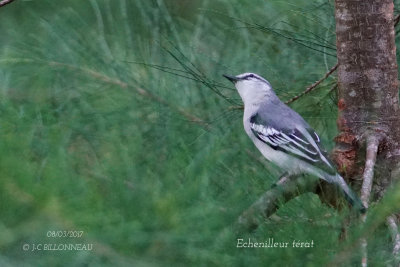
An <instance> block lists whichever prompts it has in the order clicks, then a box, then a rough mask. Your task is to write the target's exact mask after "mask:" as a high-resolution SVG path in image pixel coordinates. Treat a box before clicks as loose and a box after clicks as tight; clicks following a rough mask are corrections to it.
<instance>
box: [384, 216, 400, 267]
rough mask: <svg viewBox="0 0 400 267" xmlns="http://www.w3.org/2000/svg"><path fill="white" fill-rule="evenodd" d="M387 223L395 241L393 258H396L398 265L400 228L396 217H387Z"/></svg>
mask: <svg viewBox="0 0 400 267" xmlns="http://www.w3.org/2000/svg"><path fill="white" fill-rule="evenodd" d="M386 223H387V225H388V226H389V230H390V233H391V234H392V240H393V256H394V257H395V260H396V264H398V263H399V260H400V258H399V252H400V234H399V228H398V227H397V223H396V217H395V216H394V215H391V216H389V217H387V219H386Z"/></svg>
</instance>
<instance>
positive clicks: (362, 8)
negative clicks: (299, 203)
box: [333, 0, 400, 200]
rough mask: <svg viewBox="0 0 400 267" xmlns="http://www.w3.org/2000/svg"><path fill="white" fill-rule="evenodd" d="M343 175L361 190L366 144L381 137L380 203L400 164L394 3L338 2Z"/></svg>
mask: <svg viewBox="0 0 400 267" xmlns="http://www.w3.org/2000/svg"><path fill="white" fill-rule="evenodd" d="M335 17H336V35H337V37H336V38H337V39H336V41H337V44H336V45H337V57H338V64H339V67H338V85H339V101H338V108H339V115H338V120H337V124H338V129H339V135H338V136H337V137H336V140H335V141H336V148H335V150H334V153H333V157H334V160H335V162H336V163H337V165H338V169H339V171H340V172H341V173H342V175H343V176H344V177H345V178H346V179H347V180H348V181H349V180H350V182H355V180H358V183H357V182H356V186H357V187H360V185H361V183H362V181H361V178H360V177H361V174H362V173H363V171H364V170H363V166H364V165H365V154H366V152H365V150H366V149H365V145H364V144H365V141H366V140H367V139H368V138H369V137H371V136H375V137H377V138H378V139H379V151H378V158H377V165H376V168H375V174H374V184H373V188H372V198H373V199H375V200H377V199H380V198H381V197H382V195H383V193H384V192H385V189H386V188H387V186H388V185H389V184H390V183H391V181H392V180H393V179H394V178H396V177H395V176H397V177H398V176H399V174H398V171H397V172H395V170H396V168H398V167H397V166H396V165H397V164H398V162H399V161H400V123H399V118H400V117H399V92H398V75H397V62H396V46H395V31H394V22H393V1H391V0H359V1H357V0H336V1H335Z"/></svg>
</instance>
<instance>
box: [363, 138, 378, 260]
mask: <svg viewBox="0 0 400 267" xmlns="http://www.w3.org/2000/svg"><path fill="white" fill-rule="evenodd" d="M378 145H379V139H378V137H376V136H374V135H371V136H369V137H368V139H367V155H366V160H365V168H364V173H363V184H362V187H361V201H362V203H363V204H364V206H365V208H367V209H368V203H369V197H370V195H371V188H372V179H373V177H374V166H375V162H376V155H377V153H378ZM366 219H367V213H365V214H363V215H362V216H361V220H362V222H363V223H365V221H366ZM367 246H368V243H367V239H366V238H365V237H363V238H361V253H362V258H361V266H363V267H366V266H367V260H368V255H367Z"/></svg>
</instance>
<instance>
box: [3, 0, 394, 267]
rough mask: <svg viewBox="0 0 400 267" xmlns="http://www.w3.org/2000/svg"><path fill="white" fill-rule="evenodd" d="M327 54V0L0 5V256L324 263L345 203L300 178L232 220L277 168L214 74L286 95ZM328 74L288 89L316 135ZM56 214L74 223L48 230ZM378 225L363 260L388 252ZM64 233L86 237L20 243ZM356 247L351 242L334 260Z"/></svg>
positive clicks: (323, 64) (330, 124) (331, 95)
mask: <svg viewBox="0 0 400 267" xmlns="http://www.w3.org/2000/svg"><path fill="white" fill-rule="evenodd" d="M397 41H398V39H397ZM335 54H336V51H335V22H334V7H333V1H325V0H318V1H307V0H291V1H265V0H251V1H242V0H230V1H228V0H213V1H211V0H164V1H163V0H151V1H145V0H135V1H134V0H132V1H130V0H113V1H111V0H88V1H79V0H69V1H54V0H53V1H50V0H36V1H24V0H16V1H15V2H13V3H11V4H10V5H7V6H4V7H2V8H0V95H1V98H0V266H165V265H167V264H169V265H171V266H192V265H194V266H252V265H253V266H259V265H262V266H323V265H325V264H327V263H329V262H330V261H331V260H332V259H334V258H335V255H336V254H337V253H338V252H340V251H341V250H342V249H343V245H342V244H341V243H340V242H339V240H338V237H339V235H340V231H341V226H342V221H343V220H344V217H345V215H346V211H342V212H337V211H335V210H334V209H332V208H330V207H328V206H325V205H322V204H321V202H320V201H319V199H318V197H317V196H316V195H314V194H311V193H310V194H305V195H302V196H300V197H297V198H296V199H294V200H292V201H290V202H288V203H287V204H284V205H282V207H281V209H279V211H278V212H277V214H276V215H274V216H273V217H272V218H271V219H268V220H266V221H265V223H264V224H263V225H262V226H261V227H260V228H259V229H257V230H256V231H255V232H253V233H250V234H243V235H239V236H238V235H236V234H234V233H233V232H232V231H231V225H232V224H233V223H234V222H235V220H236V219H237V217H238V216H239V215H240V214H241V212H242V211H243V210H245V209H246V208H247V207H249V205H251V203H253V202H254V201H255V200H256V199H258V197H259V196H260V195H261V194H262V193H263V192H264V191H265V190H267V189H268V188H269V186H271V184H273V183H274V182H276V180H277V178H278V176H279V175H280V171H279V170H278V169H276V168H275V167H274V166H272V165H270V164H269V163H265V162H264V161H263V160H262V159H261V157H260V154H259V152H258V151H257V150H256V149H255V147H254V145H253V144H252V143H251V141H250V140H249V139H248V137H247V136H246V134H245V133H244V131H243V127H242V118H241V113H242V111H241V110H238V109H237V108H235V107H236V106H237V105H240V99H239V96H238V94H237V93H236V91H235V90H234V87H233V85H231V84H230V83H229V82H228V81H227V80H225V79H224V78H223V77H222V76H221V75H222V74H224V73H227V74H233V75H236V74H239V73H243V72H255V73H258V74H260V75H262V76H264V77H266V78H267V79H268V80H269V81H270V82H271V84H272V85H273V87H274V88H275V90H276V92H277V94H278V95H279V96H280V97H281V99H283V100H288V99H290V98H291V97H293V96H295V95H297V94H299V93H300V92H302V91H303V90H304V89H305V88H306V87H307V86H309V85H310V84H312V83H313V82H314V81H316V80H318V79H319V78H321V77H322V76H323V75H324V73H325V72H326V71H327V70H328V69H329V68H331V67H332V66H333V65H334V64H335V63H336V57H335ZM335 83H336V80H335V77H334V76H331V77H329V78H328V79H327V80H326V81H324V82H323V84H322V85H321V86H320V87H319V89H317V90H316V91H315V92H313V93H311V94H309V95H308V96H306V97H304V98H301V99H299V100H298V101H296V102H294V103H293V104H291V107H292V108H294V109H295V110H297V111H298V112H299V113H300V114H301V115H303V116H304V117H305V118H306V120H307V121H308V122H309V123H310V124H311V125H312V126H313V127H314V128H315V129H316V130H317V132H318V133H319V134H320V136H321V137H322V139H323V143H324V144H325V146H326V147H327V148H328V150H330V149H331V148H332V147H333V145H334V144H333V138H334V136H335V135H336V133H337V130H336V104H335V103H336V91H335V88H334V85H335ZM194 120H195V121H194ZM196 120H197V121H196ZM199 120H201V121H199ZM56 230H78V231H83V236H82V237H81V238H52V237H47V234H48V231H56ZM377 236H378V235H377ZM237 238H244V239H247V238H251V239H252V240H253V241H259V242H263V241H265V240H268V238H274V239H275V240H276V241H287V242H292V241H293V240H300V241H311V240H313V242H314V248H291V247H289V248H287V249H276V248H275V249H272V248H270V249H266V248H264V249H262V248H259V249H239V248H236V243H237ZM388 240H389V241H390V236H389V234H388V233H387V232H386V231H382V233H381V234H380V235H379V238H378V237H377V238H376V239H374V240H373V241H371V242H370V243H369V250H370V255H371V257H370V263H371V264H376V265H375V266H379V265H383V264H386V263H387V262H388V261H390V260H388V259H389V258H390V253H391V252H390V247H387V246H388V242H389V241H388ZM65 243H85V244H93V250H91V251H24V250H23V245H24V244H29V245H30V246H32V244H65ZM377 247H379V248H382V247H383V248H385V249H383V250H382V249H379V250H378V249H376V248H377ZM358 262H359V259H358V255H357V251H355V253H354V255H353V256H352V257H350V258H349V259H347V260H346V266H349V265H350V264H352V263H354V264H357V263H358Z"/></svg>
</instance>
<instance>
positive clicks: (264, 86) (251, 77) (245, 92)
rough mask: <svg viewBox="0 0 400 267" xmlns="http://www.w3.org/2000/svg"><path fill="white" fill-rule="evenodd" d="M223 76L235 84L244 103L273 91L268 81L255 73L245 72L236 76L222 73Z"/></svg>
mask: <svg viewBox="0 0 400 267" xmlns="http://www.w3.org/2000/svg"><path fill="white" fill-rule="evenodd" d="M223 76H224V77H225V78H227V79H228V80H230V81H231V82H232V83H233V84H234V85H235V87H236V89H237V90H238V92H239V94H240V96H241V98H242V100H243V102H244V103H245V104H246V102H247V103H249V102H252V101H254V100H256V99H259V98H260V97H262V96H268V95H269V94H271V93H273V91H272V88H271V85H270V84H269V82H268V81H267V80H266V79H264V78H263V77H261V76H259V75H257V74H255V73H251V72H246V73H242V74H239V75H237V76H230V75H225V74H224V75H223Z"/></svg>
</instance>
